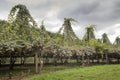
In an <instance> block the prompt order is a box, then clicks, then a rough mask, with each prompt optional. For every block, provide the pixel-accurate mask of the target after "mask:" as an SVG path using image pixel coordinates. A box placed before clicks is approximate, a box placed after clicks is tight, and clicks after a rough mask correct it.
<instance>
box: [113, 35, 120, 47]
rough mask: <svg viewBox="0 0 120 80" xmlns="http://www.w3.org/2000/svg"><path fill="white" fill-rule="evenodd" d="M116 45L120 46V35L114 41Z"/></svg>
mask: <svg viewBox="0 0 120 80" xmlns="http://www.w3.org/2000/svg"><path fill="white" fill-rule="evenodd" d="M113 44H114V45H115V46H120V38H119V37H116V39H115V41H114V43H113Z"/></svg>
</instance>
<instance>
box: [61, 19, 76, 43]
mask: <svg viewBox="0 0 120 80" xmlns="http://www.w3.org/2000/svg"><path fill="white" fill-rule="evenodd" d="M71 22H76V20H74V19H73V18H64V24H63V25H62V26H63V27H62V28H61V29H60V31H59V33H62V32H63V37H64V41H65V42H67V43H68V45H69V44H70V43H72V41H73V40H75V39H78V37H77V36H76V34H75V33H74V31H73V29H72V26H71Z"/></svg>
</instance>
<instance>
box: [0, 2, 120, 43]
mask: <svg viewBox="0 0 120 80" xmlns="http://www.w3.org/2000/svg"><path fill="white" fill-rule="evenodd" d="M17 4H25V5H26V6H27V8H28V9H29V11H30V13H31V15H32V16H33V18H34V19H35V20H36V22H37V24H38V25H39V26H40V24H41V21H42V20H44V21H45V25H46V29H47V30H49V31H52V32H57V31H58V30H59V28H60V27H61V26H62V24H63V21H64V18H65V17H67V18H69V17H70V18H74V19H75V20H77V21H78V22H77V23H73V25H72V27H73V30H74V31H75V33H76V35H77V36H78V37H79V38H82V37H83V35H84V33H85V30H84V28H85V27H87V26H89V25H90V24H95V25H96V30H95V35H96V37H97V38H101V35H102V34H103V33H107V34H108V37H109V38H110V40H111V41H112V42H113V41H114V39H115V37H117V36H119V35H120V0H1V2H0V19H5V20H7V17H8V14H9V12H10V10H11V8H12V7H13V6H14V5H17Z"/></svg>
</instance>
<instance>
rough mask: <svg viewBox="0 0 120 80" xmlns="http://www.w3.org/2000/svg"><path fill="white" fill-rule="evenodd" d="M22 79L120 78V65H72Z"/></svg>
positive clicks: (77, 79) (118, 79)
mask: <svg viewBox="0 0 120 80" xmlns="http://www.w3.org/2000/svg"><path fill="white" fill-rule="evenodd" d="M47 69H49V68H47ZM24 80H120V65H100V66H90V67H74V68H70V69H65V70H61V71H55V72H49V73H43V74H41V75H40V74H38V75H33V76H31V77H29V78H26V79H24Z"/></svg>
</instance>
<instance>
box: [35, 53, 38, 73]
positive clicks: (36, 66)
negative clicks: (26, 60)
mask: <svg viewBox="0 0 120 80" xmlns="http://www.w3.org/2000/svg"><path fill="white" fill-rule="evenodd" d="M35 68H36V73H38V53H37V52H36V53H35Z"/></svg>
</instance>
